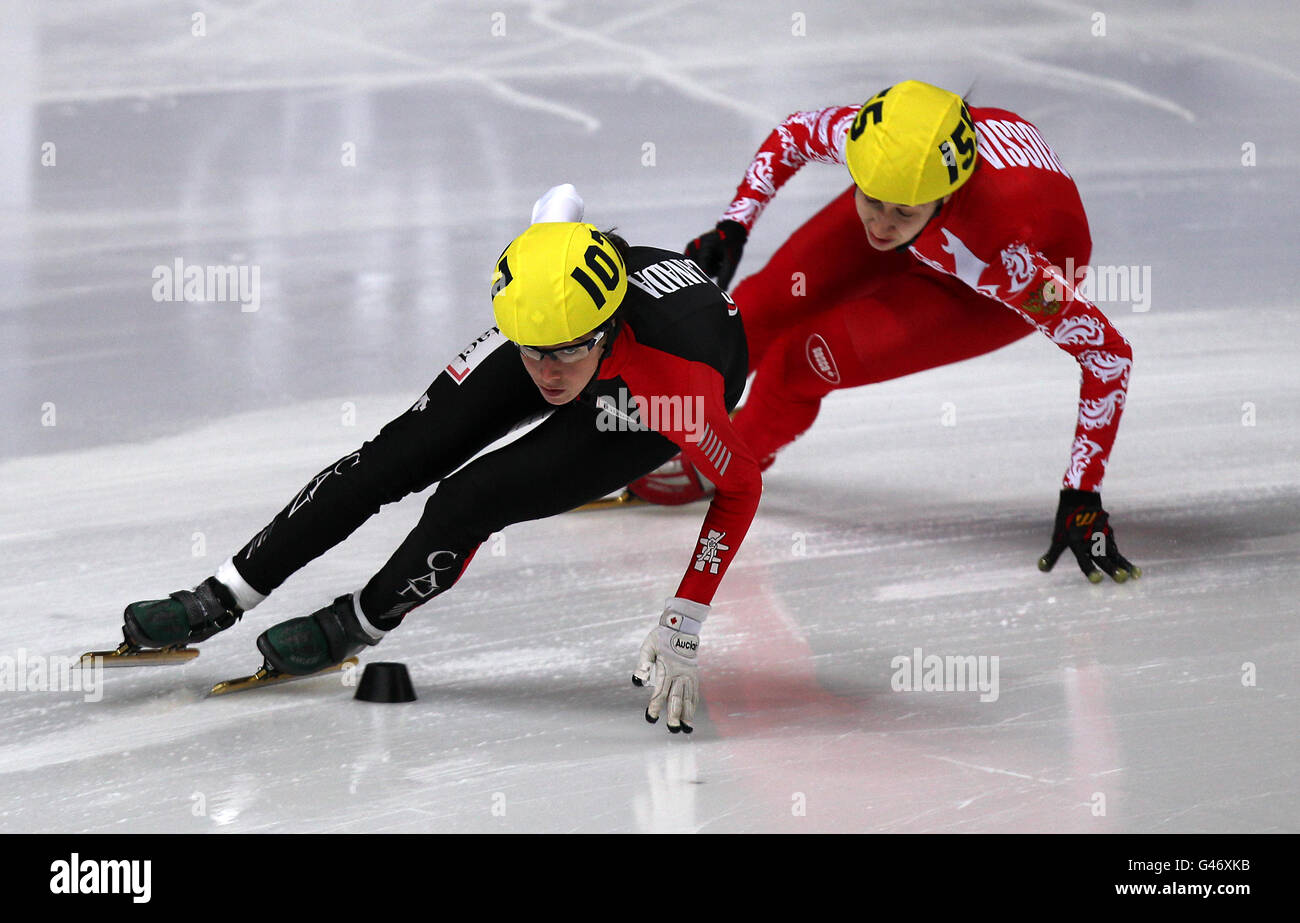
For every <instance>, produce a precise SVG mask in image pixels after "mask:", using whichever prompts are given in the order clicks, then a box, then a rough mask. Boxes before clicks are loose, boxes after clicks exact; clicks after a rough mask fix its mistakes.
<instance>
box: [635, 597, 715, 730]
mask: <svg viewBox="0 0 1300 923" xmlns="http://www.w3.org/2000/svg"><path fill="white" fill-rule="evenodd" d="M708 611H709V607H708V606H706V605H704V604H702V603H697V602H692V601H691V600H688V599H679V598H677V597H673V598H672V599H669V600H668V605H667V606H666V607H665V609H664V614H663V615H662V616H660V617H659V624H658V625H656V626H655V627H654V628H653V629H651V631H650V634H649V635H648V636H647V637H646V639H645V641H643V642H642V644H641V651H640V656H639V657H638V660H637V667H636V670H634V671H633V673H632V685H634V686H653V687H654V690H655V692H654V695H653V696H652V697H651V698H650V704H649V705H648V706H647V707H646V710H645V720H646V721H649V722H650V723H651V724H655V723H656V722H658V720H659V716H660V714H661V713H662V712H663V710H664V708H665V706H666V707H667V710H668V730H669V731H671V732H672V733H674V734H676V733H678V732H679V731H680V732H685V733H687V734H689V733H691V732H692V731H693V730H695V727H694V724H695V707H696V706H697V705H698V704H699V701H700V671H699V665H698V664H697V662H696V659H697V657H698V654H699V647H700V636H699V630H700V624H701V623H702V622H703V621H704V617H705V616H706V615H707V614H708Z"/></svg>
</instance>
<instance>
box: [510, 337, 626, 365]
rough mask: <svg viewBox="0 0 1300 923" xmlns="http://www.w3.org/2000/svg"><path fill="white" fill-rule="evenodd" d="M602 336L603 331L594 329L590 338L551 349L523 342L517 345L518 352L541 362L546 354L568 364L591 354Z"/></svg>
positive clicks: (579, 360)
mask: <svg viewBox="0 0 1300 923" xmlns="http://www.w3.org/2000/svg"><path fill="white" fill-rule="evenodd" d="M604 336H605V331H604V330H598V331H596V335H595V336H593V337H592V338H591V339H590V340H583V341H582V342H581V343H574V344H573V345H572V346H557V347H555V348H553V349H541V348H540V347H537V346H524V345H523V344H517V345H518V346H519V352H520V353H521V354H522V355H523V356H525V357H526V358H529V359H532V360H533V361H534V362H541V361H542V360H543V359H545V358H546V357H547V356H550V357H551V358H552V359H555V360H556V361H557V362H563V363H565V364H568V363H571V362H581V361H582V360H583V359H586V358H587V356H588V355H590V354H591V351H592V350H593V349H595V348H596V344H597V343H599V342H600V341H601V339H603V338H604Z"/></svg>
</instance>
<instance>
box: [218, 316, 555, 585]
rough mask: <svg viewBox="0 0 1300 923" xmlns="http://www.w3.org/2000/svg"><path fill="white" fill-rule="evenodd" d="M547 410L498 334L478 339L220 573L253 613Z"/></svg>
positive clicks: (316, 481) (307, 487)
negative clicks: (373, 520) (389, 508)
mask: <svg viewBox="0 0 1300 923" xmlns="http://www.w3.org/2000/svg"><path fill="white" fill-rule="evenodd" d="M546 409H547V405H546V403H545V401H543V399H542V398H541V395H540V394H539V393H538V391H537V388H536V386H535V385H533V383H532V381H531V380H530V379H529V377H528V373H527V371H526V370H525V369H524V367H523V364H522V363H521V362H520V360H519V355H518V351H517V350H516V349H515V348H514V347H513V346H512V345H511V344H510V343H509V342H508V341H506V340H505V339H504V338H503V337H501V335H500V334H499V333H495V332H491V333H490V335H489V334H485V335H484V336H483V337H480V338H479V339H478V340H476V341H475V342H474V344H472V346H471V348H470V349H469V350H466V352H463V353H461V354H460V356H458V357H457V360H456V361H454V362H453V363H452V364H451V365H450V366H448V368H447V370H446V371H444V372H443V373H442V374H440V375H439V376H438V377H437V378H436V379H435V380H434V381H433V383H432V384H431V385H430V386H429V388H428V390H427V391H426V392H425V393H424V394H423V395H422V396H421V397H420V399H419V400H418V401H416V403H415V404H414V405H413V406H412V407H411V408H410V409H409V410H407V411H406V412H405V413H404V414H402V415H401V416H399V417H397V418H396V419H394V420H393V421H392V422H390V423H389V424H388V425H386V426H385V427H384V428H383V429H382V430H380V432H379V434H378V435H376V436H375V438H374V439H372V440H370V441H369V442H366V443H365V444H364V445H362V446H361V448H360V449H358V450H357V451H355V452H352V453H350V454H349V455H345V456H344V457H343V458H341V459H339V460H338V461H336V462H334V463H333V464H331V465H329V466H327V467H326V468H324V469H323V470H322V471H320V472H319V473H318V474H317V475H316V476H315V477H313V478H312V479H311V480H310V481H309V482H308V483H307V484H306V485H305V486H304V487H303V488H302V489H301V490H300V491H298V493H297V494H296V495H295V496H294V497H293V499H292V500H290V502H289V503H288V505H287V506H285V507H284V509H282V510H281V511H280V512H279V513H278V514H277V515H276V516H275V518H274V519H272V520H271V522H270V523H269V524H268V525H267V526H266V528H264V529H262V531H261V532H259V533H257V535H255V536H254V537H253V538H252V540H251V541H249V542H248V544H246V545H245V546H244V547H243V548H242V549H241V550H240V551H239V553H238V554H236V555H235V556H234V557H233V558H232V559H231V560H230V561H228V562H226V564H224V565H223V566H222V568H221V570H220V571H219V572H218V575H217V576H218V579H220V580H221V582H222V583H224V584H225V585H226V586H228V587H230V588H231V591H232V593H233V594H234V595H236V596H237V597H241V596H242V597H243V598H242V599H240V602H241V604H243V603H248V605H243V608H245V609H248V608H251V605H255V604H256V603H257V602H260V601H261V599H262V598H264V597H265V596H266V595H267V594H269V593H270V592H272V591H273V590H275V589H276V588H277V587H279V586H280V584H282V583H283V582H284V581H285V580H286V579H287V578H288V577H289V576H290V575H291V574H293V573H294V572H296V571H297V570H299V569H300V568H302V567H303V566H304V565H306V564H307V563H308V562H310V561H312V560H313V559H315V558H316V557H319V556H320V555H321V554H323V553H324V552H326V551H327V550H329V549H330V548H332V547H334V546H335V545H337V544H338V543H339V542H341V541H343V540H344V539H346V538H347V537H348V536H349V535H351V534H352V533H353V532H354V531H356V529H357V528H358V527H360V526H361V525H362V523H364V522H365V521H366V520H367V519H369V518H370V517H371V516H373V515H374V514H375V513H376V512H378V510H379V508H380V507H381V506H382V505H384V504H386V503H392V502H395V501H397V500H400V499H402V498H403V497H405V496H407V495H408V494H411V493H414V492H417V491H420V490H424V489H425V488H426V487H428V486H429V485H430V484H432V483H433V482H434V481H437V480H439V479H440V478H442V477H445V476H446V475H447V474H448V473H449V472H451V471H454V470H455V469H456V468H457V467H459V466H460V465H462V464H464V463H465V461H466V460H467V459H469V458H471V457H472V456H473V455H474V454H475V453H477V452H478V451H480V450H481V449H482V448H483V447H484V446H486V445H488V444H490V443H491V442H493V441H494V440H496V439H498V438H500V437H501V436H503V435H505V434H506V433H507V432H509V431H510V429H511V428H512V427H514V426H516V425H518V424H519V423H520V422H521V421H524V420H527V419H529V418H530V417H532V416H535V415H536V414H538V413H541V412H544V411H545V410H546Z"/></svg>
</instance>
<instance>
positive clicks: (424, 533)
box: [124, 187, 762, 732]
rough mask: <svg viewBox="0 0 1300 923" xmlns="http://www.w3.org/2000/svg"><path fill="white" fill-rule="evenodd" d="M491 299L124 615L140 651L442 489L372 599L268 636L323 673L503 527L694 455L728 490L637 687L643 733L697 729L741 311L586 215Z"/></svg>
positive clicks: (270, 656)
mask: <svg viewBox="0 0 1300 923" xmlns="http://www.w3.org/2000/svg"><path fill="white" fill-rule="evenodd" d="M557 188H565V187H557ZM567 188H569V189H571V188H572V187H567ZM553 192H554V190H553ZM543 201H545V199H544V200H543ZM578 201H579V203H580V200H578ZM541 204H542V203H540V202H539V206H540V205H541ZM580 215H581V212H580V207H579V211H578V216H579V217H580ZM535 216H536V211H535ZM491 294H492V307H493V312H494V315H495V319H496V326H495V327H493V328H492V329H490V330H488V331H487V332H486V333H484V334H483V335H482V336H480V337H479V338H478V339H476V340H475V341H474V342H472V343H470V344H469V346H467V347H466V348H465V350H464V351H462V352H461V353H459V354H458V355H457V356H456V357H455V358H454V359H453V360H452V361H451V363H450V364H449V365H447V367H446V368H445V369H444V370H443V371H442V372H441V373H440V374H439V375H438V377H437V378H436V379H435V380H434V381H433V383H432V384H431V385H430V386H429V388H428V390H427V391H426V392H425V393H424V394H423V395H422V396H421V397H420V399H419V400H418V401H416V402H415V404H414V405H413V406H412V407H411V408H410V409H409V410H408V411H406V412H405V413H404V414H402V415H401V416H399V417H397V418H396V419H395V420H393V421H392V422H390V423H389V424H388V425H386V426H385V427H384V428H383V429H382V430H381V431H380V432H379V434H378V435H377V436H375V437H374V439H372V440H371V441H369V442H366V443H365V444H364V445H362V446H361V448H359V449H358V450H357V451H355V452H352V453H351V454H349V455H346V456H344V457H343V458H341V459H339V460H338V461H336V462H333V463H331V464H330V465H328V466H327V467H326V468H324V469H323V470H322V471H321V472H320V473H319V474H317V475H316V476H315V477H313V478H312V479H311V480H310V481H309V482H308V483H307V484H306V486H304V487H303V488H302V490H301V491H300V492H299V493H298V494H297V495H296V496H294V497H293V499H292V500H291V501H290V502H289V504H288V505H287V506H286V507H285V508H284V509H283V510H281V511H280V512H279V513H278V514H277V515H276V516H275V517H274V518H273V519H272V520H271V522H270V523H269V524H268V525H267V526H266V527H265V528H264V529H262V530H261V531H260V532H258V533H257V534H256V535H255V536H254V537H253V538H252V539H251V540H250V541H249V542H248V543H247V544H246V545H245V546H244V547H243V548H242V549H241V550H240V551H239V552H238V553H237V554H236V555H234V557H232V558H231V559H230V560H228V561H226V562H225V563H224V564H222V565H221V567H220V568H218V570H217V572H216V573H215V574H214V575H213V576H212V577H209V578H208V579H207V580H204V581H203V582H202V583H201V584H200V585H199V586H198V587H196V588H195V589H194V590H192V591H189V590H185V591H180V592H177V593H173V594H171V595H170V596H169V597H168V598H167V599H165V600H156V601H149V602H138V603H132V604H130V605H129V606H127V607H126V611H125V615H124V620H125V626H124V634H125V636H126V639H127V642H128V644H129V645H130V646H131V647H132V648H135V649H158V648H163V647H168V646H172V645H183V644H193V643H196V642H199V641H203V640H205V639H207V638H209V637H211V636H212V635H214V634H216V633H217V632H218V631H221V630H223V629H225V628H228V627H230V626H231V625H233V624H234V623H235V622H236V621H237V620H238V619H239V618H240V617H241V616H242V615H243V613H245V612H246V611H248V610H249V609H251V608H252V607H253V606H255V605H257V604H258V603H260V602H261V601H262V600H264V599H265V598H266V597H267V595H268V594H269V593H271V592H272V591H273V590H275V589H276V587H278V586H280V585H281V584H282V583H283V582H284V581H285V579H286V578H288V577H289V576H290V575H291V574H293V573H294V572H295V571H297V570H298V569H299V568H301V567H303V566H304V565H305V564H307V562H309V561H311V560H312V559H314V558H316V557H317V556H319V555H320V554H322V553H324V552H325V551H326V550H328V549H329V548H331V547H333V546H334V545H336V544H338V543H339V542H341V541H343V540H344V539H345V538H347V537H348V536H349V535H350V534H351V533H352V532H353V531H354V530H355V529H357V528H358V527H359V526H360V525H361V524H362V523H363V522H365V521H366V520H367V519H368V518H369V517H370V516H371V515H373V514H374V513H376V512H377V511H378V509H379V507H380V506H381V505H383V504H385V503H392V502H394V501H396V500H399V499H401V498H402V497H404V496H406V495H408V494H410V493H413V492H416V491H421V490H424V489H425V488H427V487H428V486H429V485H431V484H432V483H434V482H435V481H440V484H439V486H438V489H437V491H436V492H435V493H434V494H433V495H432V496H431V497H430V498H429V500H428V502H427V503H426V505H425V508H424V513H423V515H422V516H421V518H420V520H419V522H418V523H417V524H416V526H415V528H414V530H412V532H411V533H410V535H409V536H407V538H406V539H405V541H403V542H402V544H401V546H400V547H399V548H398V549H397V550H396V551H395V552H394V553H393V555H392V557H391V558H390V559H389V560H388V562H387V563H386V564H385V565H384V566H383V567H381V568H380V569H379V571H378V572H377V573H376V574H375V575H374V576H373V577H372V578H371V579H370V580H369V582H367V583H366V584H365V586H364V587H363V588H361V589H360V590H358V591H357V592H355V593H348V594H345V595H343V596H339V597H338V598H337V599H335V600H334V602H333V603H331V604H330V605H328V606H325V607H324V608H322V609H320V610H319V611H317V612H315V613H313V614H312V615H310V616H306V617H300V618H294V619H290V620H288V621H286V622H282V623H280V624H278V625H274V626H273V627H271V628H269V629H267V630H266V631H264V632H263V633H262V634H261V636H260V637H259V638H258V639H257V646H258V648H259V650H260V651H261V653H262V655H263V657H264V658H265V661H266V663H265V667H264V668H265V669H268V670H272V671H274V672H275V675H279V674H293V675H303V674H310V673H314V672H317V671H320V670H322V669H328V668H329V667H330V666H331V665H335V664H338V663H340V662H341V661H343V660H344V659H345V658H348V657H350V656H352V655H354V654H356V653H358V652H360V651H362V650H363V649H365V648H367V647H370V646H372V645H374V644H377V643H378V642H379V641H380V640H381V639H382V638H383V637H384V636H385V635H386V634H387V633H388V632H390V631H392V630H393V629H395V628H396V627H397V626H398V625H399V624H400V623H401V622H402V620H403V618H405V617H406V615H407V614H408V613H410V611H411V610H413V609H415V608H416V607H417V606H420V605H422V604H424V603H426V602H428V601H429V600H430V599H432V598H434V597H435V596H437V595H438V594H440V593H443V592H445V591H446V590H448V589H450V588H451V587H452V585H453V584H455V583H456V581H457V580H458V578H459V577H460V575H461V574H462V573H463V572H464V570H465V568H466V566H467V565H468V564H469V562H470V559H471V558H472V557H473V556H474V552H475V550H476V549H477V548H478V547H479V545H480V543H482V542H483V541H485V540H486V539H487V538H488V536H489V535H491V534H492V533H494V532H497V531H498V530H500V529H502V528H504V527H505V526H507V525H509V524H511V523H516V522H522V521H525V520H532V519H541V518H544V517H548V516H554V515H556V514H557V513H562V512H564V511H566V510H569V509H572V508H574V507H576V506H578V505H580V504H582V503H585V502H587V501H589V500H593V499H595V498H598V497H601V496H604V495H606V494H609V493H611V492H613V491H615V490H617V489H618V488H619V487H621V486H622V485H624V484H626V483H627V482H628V481H630V480H632V479H634V478H636V477H638V476H640V475H641V474H644V473H645V472H647V471H650V470H652V469H653V468H655V467H656V466H658V465H661V464H662V463H663V462H665V461H666V460H667V459H669V458H671V457H672V456H673V455H674V454H676V453H678V452H682V453H684V454H685V456H686V457H687V458H690V459H691V462H692V464H693V465H696V466H698V467H699V469H700V470H701V471H705V472H708V476H709V478H710V480H713V481H715V483H716V484H717V492H716V494H715V496H714V498H713V502H712V504H711V506H710V507H709V509H708V511H707V513H706V514H705V517H704V525H703V528H702V529H701V531H700V533H699V539H698V542H696V544H695V550H694V551H693V552H692V554H691V556H690V562H689V564H688V566H687V568H686V574H685V576H684V577H683V579H682V581H681V583H680V585H679V586H678V588H677V592H676V594H675V595H674V596H673V597H671V598H669V599H668V601H667V603H666V605H665V607H664V611H663V614H662V616H661V617H660V618H659V622H658V624H657V625H656V626H655V627H654V628H653V629H652V630H651V632H650V634H649V636H648V637H647V638H646V641H645V643H644V644H643V645H642V647H641V651H640V659H639V662H638V664H637V667H636V669H635V671H634V674H633V681H634V682H635V683H636V684H637V685H643V684H645V685H652V686H654V687H655V693H654V695H653V697H652V698H651V700H650V703H649V706H648V708H647V709H646V718H647V720H649V721H651V722H652V723H653V722H654V721H656V720H657V719H658V718H659V716H660V714H661V712H664V711H666V712H667V719H668V720H667V722H666V723H667V726H668V729H669V730H671V731H674V732H677V731H686V732H689V731H691V729H692V723H693V721H694V712H695V708H696V704H697V701H698V670H697V659H696V658H697V646H698V635H699V630H700V626H701V623H703V621H704V619H705V616H706V615H707V614H708V612H709V604H710V602H711V601H712V599H713V595H714V592H715V590H716V589H717V587H718V583H719V581H720V580H721V579H722V577H723V575H724V574H725V573H726V570H727V567H728V565H729V564H730V562H731V560H732V558H733V557H734V556H735V554H736V552H737V551H738V550H739V548H740V545H741V542H742V540H743V539H744V537H745V533H746V531H747V530H748V528H749V525H750V522H751V520H752V519H753V516H754V512H755V509H756V508H757V506H758V501H759V495H760V493H761V489H762V478H761V475H760V473H759V467H758V464H757V461H756V459H755V458H754V456H753V455H752V454H751V453H750V451H749V450H748V449H747V448H746V447H745V445H744V443H743V442H741V441H740V439H738V438H737V436H736V434H735V431H734V430H733V428H732V426H731V421H730V419H729V416H728V412H729V411H730V410H731V409H732V408H734V407H735V405H736V404H737V402H738V401H739V399H740V395H741V392H742V390H743V388H744V383H745V377H746V370H747V362H748V359H747V352H746V345H745V336H744V330H743V328H742V326H741V321H740V318H739V317H738V316H737V312H736V308H735V306H734V304H732V302H731V300H730V298H729V297H728V296H727V294H726V293H725V292H724V291H722V290H721V289H719V288H718V287H717V286H716V285H715V284H714V283H713V282H712V280H710V279H709V278H708V277H707V276H705V275H704V274H703V273H702V272H700V270H699V268H698V267H697V266H696V265H695V264H694V263H692V262H691V261H690V260H686V259H683V258H682V255H681V254H680V253H672V252H669V251H665V250H658V249H654V248H650V247H629V246H628V245H627V244H626V243H625V242H624V241H623V240H622V239H621V238H619V237H617V236H615V235H614V234H612V233H601V232H600V231H598V230H597V229H596V228H595V227H593V226H592V225H590V224H584V223H581V222H579V221H555V220H544V221H539V222H537V223H534V224H533V225H531V226H530V227H529V228H528V229H527V230H526V231H525V232H524V233H523V234H521V235H520V236H519V237H518V238H516V239H515V240H514V241H513V242H512V243H511V244H510V245H509V246H508V247H507V248H506V249H505V251H504V252H503V253H502V254H501V256H500V257H499V258H498V260H497V261H496V263H495V273H494V275H493V279H492V287H491ZM546 414H549V415H548V416H546V418H545V419H544V421H543V422H541V423H540V424H539V425H537V426H536V427H535V428H534V429H532V430H530V431H529V432H527V433H526V434H525V435H523V436H521V437H520V438H518V439H517V440H516V441H514V442H511V443H509V444H507V445H505V446H503V447H501V448H498V449H496V450H494V451H492V452H489V453H487V454H485V455H483V456H482V457H480V458H477V459H475V460H474V461H472V462H470V463H469V464H467V465H466V464H465V462H466V461H467V460H468V459H470V458H472V457H473V456H474V455H475V454H476V453H478V452H479V451H480V450H482V449H483V448H485V447H486V446H488V445H489V444H490V443H492V442H494V441H495V440H497V439H498V438H500V437H502V436H504V435H506V434H507V433H509V432H510V431H511V430H512V429H514V428H517V427H519V426H520V425H521V424H523V423H525V422H527V421H529V420H531V419H535V418H536V417H538V416H539V415H546ZM462 465H464V467H461V466H462ZM457 469H459V470H457ZM453 472H454V473H453Z"/></svg>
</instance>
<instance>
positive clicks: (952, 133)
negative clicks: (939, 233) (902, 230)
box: [844, 80, 977, 205]
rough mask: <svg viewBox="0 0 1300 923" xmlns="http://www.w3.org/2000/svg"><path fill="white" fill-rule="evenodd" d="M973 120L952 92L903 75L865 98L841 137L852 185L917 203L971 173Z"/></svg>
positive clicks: (943, 193) (952, 187) (877, 195)
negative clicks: (902, 77)
mask: <svg viewBox="0 0 1300 923" xmlns="http://www.w3.org/2000/svg"><path fill="white" fill-rule="evenodd" d="M976 157H977V154H976V150H975V123H974V122H972V121H971V117H970V110H969V109H967V108H966V104H965V103H964V102H962V98H961V97H960V96H958V95H957V94H956V93H952V92H950V91H948V90H943V89H940V88H939V87H936V86H931V85H930V84H928V83H921V82H920V81H918V80H905V81H903V82H902V83H897V84H894V85H893V86H892V87H886V88H885V89H883V90H881V91H880V92H879V93H877V94H876V95H875V96H873V97H871V99H869V100H867V102H866V105H864V106H863V107H862V108H861V109H860V110H859V111H858V117H857V118H856V119H854V120H853V125H852V126H851V127H850V128H849V133H848V136H847V137H846V138H845V140H844V159H845V160H846V161H847V162H848V165H849V173H850V174H852V176H853V182H855V183H857V185H858V188H859V189H861V190H862V191H863V192H865V193H866V194H867V195H869V196H871V197H872V198H873V199H879V200H880V201H881V202H893V203H895V204H897V205H923V204H924V203H926V202H933V201H935V200H936V199H942V198H943V197H944V196H946V195H948V194H949V193H952V192H956V191H957V189H958V188H960V186H961V185H962V183H964V182H966V180H968V179H970V175H971V174H972V173H973V172H975V161H976Z"/></svg>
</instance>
